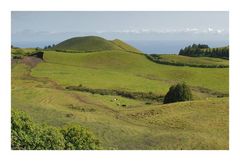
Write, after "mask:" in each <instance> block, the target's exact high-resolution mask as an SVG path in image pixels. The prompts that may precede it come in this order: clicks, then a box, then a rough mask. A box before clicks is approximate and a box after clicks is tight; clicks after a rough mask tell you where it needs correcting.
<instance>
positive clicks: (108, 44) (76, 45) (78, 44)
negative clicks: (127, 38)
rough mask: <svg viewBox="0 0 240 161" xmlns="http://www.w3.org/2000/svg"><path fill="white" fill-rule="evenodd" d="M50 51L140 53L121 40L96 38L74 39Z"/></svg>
mask: <svg viewBox="0 0 240 161" xmlns="http://www.w3.org/2000/svg"><path fill="white" fill-rule="evenodd" d="M51 49H53V50H60V51H75V52H92V51H104V50H122V51H131V52H137V53H138V52H140V51H139V50H137V49H136V48H134V47H132V46H130V45H128V44H126V43H124V42H123V41H121V40H118V39H116V40H113V41H110V40H106V39H104V38H101V37H97V36H86V37H74V38H71V39H67V40H65V41H63V42H61V43H59V44H57V45H56V46H54V47H52V48H51Z"/></svg>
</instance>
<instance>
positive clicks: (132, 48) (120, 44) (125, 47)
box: [112, 39, 142, 53]
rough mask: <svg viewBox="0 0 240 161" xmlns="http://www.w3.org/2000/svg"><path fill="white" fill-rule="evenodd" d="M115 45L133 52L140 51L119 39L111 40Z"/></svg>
mask: <svg viewBox="0 0 240 161" xmlns="http://www.w3.org/2000/svg"><path fill="white" fill-rule="evenodd" d="M112 42H113V43H114V44H115V45H117V46H119V47H120V48H121V49H123V50H125V51H129V52H134V53H142V52H141V51H140V50H138V49H136V48H134V47H133V46H131V45H128V44H127V43H125V42H123V41H121V40H119V39H115V40H113V41H112Z"/></svg>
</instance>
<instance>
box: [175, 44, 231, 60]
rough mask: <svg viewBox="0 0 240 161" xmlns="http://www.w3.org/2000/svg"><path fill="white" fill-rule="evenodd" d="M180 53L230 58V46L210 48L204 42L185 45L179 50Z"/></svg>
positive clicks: (193, 55)
mask: <svg viewBox="0 0 240 161" xmlns="http://www.w3.org/2000/svg"><path fill="white" fill-rule="evenodd" d="M179 55H184V56H192V57H198V56H208V57H217V58H226V59H228V58H229V47H222V48H209V46H208V45H204V44H198V45H197V44H193V45H190V46H187V47H185V48H184V49H181V50H180V51H179Z"/></svg>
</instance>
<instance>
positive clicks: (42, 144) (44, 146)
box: [11, 110, 101, 150]
mask: <svg viewBox="0 0 240 161" xmlns="http://www.w3.org/2000/svg"><path fill="white" fill-rule="evenodd" d="M11 126H12V128H11V138H12V140H11V147H12V149H13V150H94V149H101V147H100V143H99V141H98V140H97V139H96V138H95V137H94V135H93V134H92V133H90V132H89V131H88V130H87V129H85V128H83V127H81V126H79V125H71V126H67V127H65V128H55V127H51V126H48V125H40V124H36V123H34V122H33V121H32V120H31V119H30V118H29V117H28V116H27V115H26V113H24V112H21V111H16V110H13V111H12V117H11Z"/></svg>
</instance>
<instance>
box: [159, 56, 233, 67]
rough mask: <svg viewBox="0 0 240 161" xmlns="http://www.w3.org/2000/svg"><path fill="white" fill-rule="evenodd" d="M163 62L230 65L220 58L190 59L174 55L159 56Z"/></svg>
mask: <svg viewBox="0 0 240 161" xmlns="http://www.w3.org/2000/svg"><path fill="white" fill-rule="evenodd" d="M159 58H160V59H161V61H164V62H170V63H185V64H193V65H228V64H229V61H228V60H226V59H220V58H210V57H189V56H182V55H173V54H171V55H170V54H161V55H159Z"/></svg>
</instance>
